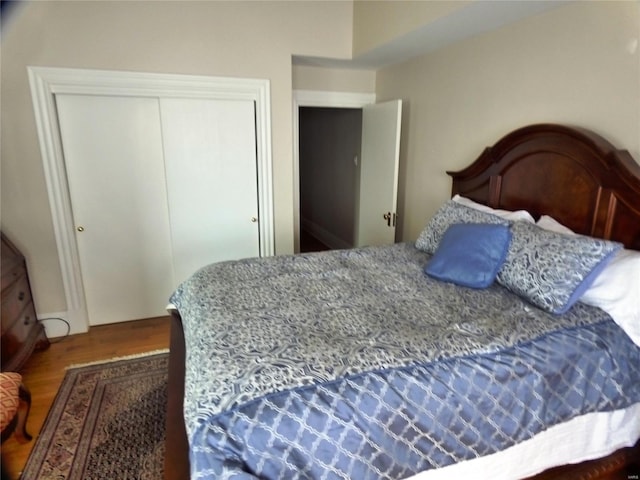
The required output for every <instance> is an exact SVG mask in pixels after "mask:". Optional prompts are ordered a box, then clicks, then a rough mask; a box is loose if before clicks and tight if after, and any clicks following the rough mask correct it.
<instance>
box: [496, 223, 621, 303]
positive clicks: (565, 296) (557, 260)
mask: <svg viewBox="0 0 640 480" xmlns="http://www.w3.org/2000/svg"><path fill="white" fill-rule="evenodd" d="M511 232H512V234H513V237H512V239H511V245H510V246H509V253H508V254H507V259H506V260H505V262H504V263H503V265H502V268H501V269H500V272H499V273H498V278H497V280H498V283H500V284H501V285H503V286H505V287H507V288H508V289H509V290H511V291H512V292H514V293H516V294H517V295H519V296H521V297H522V298H524V299H526V300H528V301H529V302H531V303H532V304H534V305H536V306H537V307H540V308H542V309H543V310H546V311H548V312H551V313H557V314H561V313H565V312H566V311H567V310H569V309H570V308H571V306H572V305H573V304H574V303H575V302H576V301H577V300H578V299H579V298H580V296H581V295H582V294H583V293H584V292H585V290H586V289H587V288H589V286H590V285H591V283H592V282H593V281H594V280H595V278H596V276H597V275H598V274H599V273H600V271H601V270H602V269H603V268H604V267H605V266H606V264H607V263H608V262H609V260H611V258H612V257H613V254H614V253H615V252H617V251H618V250H619V249H620V248H622V244H620V243H617V242H610V241H607V240H601V239H598V238H593V237H587V236H583V235H571V236H570V235H563V234H561V233H556V232H551V231H548V230H544V229H542V228H540V227H538V226H536V225H533V224H531V223H527V222H514V223H513V225H512V227H511Z"/></svg>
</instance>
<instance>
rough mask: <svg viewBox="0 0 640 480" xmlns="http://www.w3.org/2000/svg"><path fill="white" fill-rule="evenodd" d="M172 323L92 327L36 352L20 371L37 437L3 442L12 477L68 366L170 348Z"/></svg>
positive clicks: (6, 467) (22, 462) (29, 426)
mask: <svg viewBox="0 0 640 480" xmlns="http://www.w3.org/2000/svg"><path fill="white" fill-rule="evenodd" d="M170 325H171V324H170V318H169V317H159V318H151V319H146V320H136V321H131V322H123V323H116V324H112V325H101V326H97V327H91V329H90V331H89V333H82V334H78V335H71V336H68V337H64V338H62V339H52V342H55V343H52V345H51V346H50V347H49V349H47V350H45V351H43V352H36V353H34V354H33V356H32V357H31V358H30V359H29V361H28V362H27V364H26V365H25V367H24V369H23V371H22V372H21V373H22V376H23V383H24V384H25V385H26V386H27V388H29V390H31V399H32V401H31V412H30V413H29V418H28V419H27V431H28V432H29V433H31V434H32V435H33V437H34V438H33V440H32V441H31V442H29V443H26V444H20V443H18V442H17V441H16V440H15V439H14V438H13V437H11V438H10V439H8V440H7V441H6V442H5V443H3V444H2V467H3V470H5V471H6V473H7V474H8V475H9V478H11V479H17V478H18V477H19V475H20V472H21V471H22V469H23V468H24V465H25V463H26V462H27V458H28V457H29V453H30V452H31V447H32V446H33V445H34V444H35V441H36V437H37V434H38V433H39V432H40V429H41V428H42V425H43V424H44V421H45V419H46V417H47V413H48V412H49V408H50V407H51V404H52V403H53V400H54V398H55V396H56V393H57V391H58V388H59V386H60V384H61V382H62V379H63V378H64V375H65V367H68V366H70V365H77V364H83V363H89V362H94V361H97V360H107V359H111V358H115V357H122V356H127V355H134V354H140V353H145V352H150V351H153V350H158V349H163V348H169V331H170ZM3 479H4V477H3ZM24 480H31V479H24Z"/></svg>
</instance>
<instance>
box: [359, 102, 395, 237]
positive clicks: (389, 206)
mask: <svg viewBox="0 0 640 480" xmlns="http://www.w3.org/2000/svg"><path fill="white" fill-rule="evenodd" d="M401 118H402V100H392V101H389V102H384V103H379V104H375V105H367V106H365V107H363V108H362V149H361V153H360V156H361V163H360V193H359V199H358V204H357V207H356V211H357V215H356V230H355V246H357V247H359V246H365V245H385V244H390V243H394V241H395V234H396V216H397V212H396V208H397V199H398V164H399V160H400V125H401Z"/></svg>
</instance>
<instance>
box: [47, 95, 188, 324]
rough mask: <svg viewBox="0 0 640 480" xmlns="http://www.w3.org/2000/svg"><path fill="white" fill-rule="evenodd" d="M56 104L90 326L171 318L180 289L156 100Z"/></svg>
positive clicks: (66, 98)
mask: <svg viewBox="0 0 640 480" xmlns="http://www.w3.org/2000/svg"><path fill="white" fill-rule="evenodd" d="M56 102H57V108H58V119H59V123H60V130H61V138H62V144H63V149H64V157H65V165H66V169H67V177H68V182H69V191H70V196H71V203H72V210H73V217H74V222H75V225H76V228H83V229H84V231H82V232H76V236H77V243H78V250H79V252H78V253H79V257H80V263H81V271H82V280H83V285H84V291H85V297H86V302H87V308H88V314H89V321H90V324H91V325H98V324H104V323H113V322H119V321H124V320H132V319H138V318H146V317H153V316H160V315H166V310H165V307H166V305H167V301H168V297H169V295H170V294H171V292H172V290H173V289H174V287H175V285H174V283H173V271H172V263H171V238H170V229H169V221H168V215H167V210H168V209H167V192H166V184H165V180H164V164H163V152H162V136H161V130H160V117H159V104H158V100H157V99H152V98H134V97H107V96H91V95H57V97H56Z"/></svg>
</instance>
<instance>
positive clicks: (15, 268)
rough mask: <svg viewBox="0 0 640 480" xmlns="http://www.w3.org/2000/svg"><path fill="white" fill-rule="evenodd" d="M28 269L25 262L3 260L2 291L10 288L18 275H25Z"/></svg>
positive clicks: (1, 273)
mask: <svg viewBox="0 0 640 480" xmlns="http://www.w3.org/2000/svg"><path fill="white" fill-rule="evenodd" d="M25 271H26V269H25V267H24V264H23V262H21V261H16V260H13V261H12V260H11V259H8V260H4V261H3V262H2V272H0V277H1V278H2V291H3V292H4V290H5V289H6V288H8V287H9V286H10V285H11V284H12V283H13V282H15V281H16V280H17V279H18V277H20V276H22V275H24V272H25Z"/></svg>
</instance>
